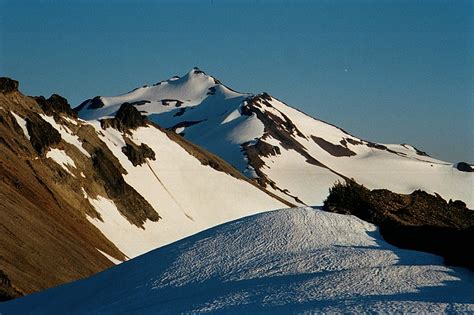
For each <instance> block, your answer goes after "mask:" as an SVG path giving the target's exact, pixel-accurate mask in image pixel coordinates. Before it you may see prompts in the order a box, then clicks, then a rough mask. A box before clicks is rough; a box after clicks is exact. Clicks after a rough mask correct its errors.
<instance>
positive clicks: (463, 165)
mask: <svg viewBox="0 0 474 315" xmlns="http://www.w3.org/2000/svg"><path fill="white" fill-rule="evenodd" d="M456 168H457V169H458V170H459V171H461V172H474V169H472V167H471V165H469V164H467V163H466V162H459V163H458V164H457V165H456Z"/></svg>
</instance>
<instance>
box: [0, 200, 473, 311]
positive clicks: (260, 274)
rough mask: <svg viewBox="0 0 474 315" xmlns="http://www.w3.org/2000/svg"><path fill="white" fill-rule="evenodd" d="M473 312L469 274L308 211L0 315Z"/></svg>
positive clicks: (157, 257)
mask: <svg viewBox="0 0 474 315" xmlns="http://www.w3.org/2000/svg"><path fill="white" fill-rule="evenodd" d="M210 311H212V312H223V313H228V312H233V313H242V312H272V313H274V312H285V313H297V312H383V313H391V312H410V313H413V312H416V313H418V312H430V313H432V312H434V313H439V312H474V274H473V273H472V272H469V271H467V270H465V269H462V268H449V267H445V266H443V265H442V259H441V258H440V257H437V256H433V255H430V254H425V253H421V252H415V251H408V250H401V249H397V248H394V247H393V246H391V245H388V244H387V243H385V242H384V241H383V240H382V238H381V236H380V235H379V233H378V232H377V230H376V228H375V226H373V225H372V224H369V223H366V222H364V221H361V220H359V219H357V218H355V217H353V216H344V215H338V214H333V213H326V212H322V211H319V210H314V209H312V208H294V209H285V210H277V211H272V212H266V213H262V214H257V215H253V216H250V217H246V218H243V219H239V220H237V221H233V222H230V223H226V224H223V225H220V226H218V227H215V228H212V229H209V230H206V231H204V232H201V233H199V234H196V235H194V236H191V237H188V238H186V239H184V240H181V241H178V242H176V243H173V244H170V245H168V246H165V247H162V248H159V249H157V250H154V251H152V252H150V253H147V254H145V255H143V256H140V257H137V258H135V259H133V260H130V261H127V262H125V263H122V264H120V265H119V266H116V267H114V268H111V269H109V270H106V271H104V272H102V273H100V274H97V275H95V276H93V277H91V278H88V279H85V280H82V281H78V282H75V283H71V284H67V285H63V286H60V287H57V288H54V289H51V290H47V291H44V292H40V293H37V294H33V295H30V296H27V297H24V298H19V299H17V300H14V301H11V302H7V303H2V304H0V313H2V314H18V313H30V314H38V313H69V314H70V313H127V314H128V313H150V312H153V313H182V312H185V313H193V312H210Z"/></svg>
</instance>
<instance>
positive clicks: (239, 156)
mask: <svg viewBox="0 0 474 315" xmlns="http://www.w3.org/2000/svg"><path fill="white" fill-rule="evenodd" d="M100 99H101V100H102V102H103V104H104V105H103V106H102V107H100V108H97V109H88V108H86V107H84V106H82V107H79V108H78V112H79V116H80V117H81V118H83V119H86V120H96V119H105V118H108V117H111V116H113V115H114V113H115V112H116V111H117V110H118V108H119V107H120V106H121V104H123V103H124V102H128V103H130V104H136V105H135V106H137V107H138V108H139V110H140V111H142V113H143V114H145V115H147V117H148V119H149V120H150V121H153V122H156V123H157V124H159V125H160V126H162V127H164V128H167V129H170V130H174V131H176V132H177V133H179V134H181V135H183V136H184V137H185V138H186V139H188V140H190V141H192V142H193V143H195V144H197V145H199V146H201V147H204V148H206V149H207V150H209V151H211V152H213V153H214V154H216V155H217V156H219V157H221V158H223V159H224V160H225V161H227V162H228V163H230V164H231V165H233V166H234V167H236V168H237V169H238V170H239V171H240V172H241V173H242V174H245V175H248V176H249V177H250V178H255V177H256V176H257V179H258V182H259V184H260V185H261V186H262V187H265V188H266V189H268V190H270V191H272V192H273V193H274V194H276V195H278V196H279V197H281V198H284V199H285V200H287V201H288V202H291V203H296V204H308V205H321V204H322V202H323V200H324V198H325V197H326V196H327V193H328V190H329V188H330V187H331V186H332V185H333V184H334V182H336V181H338V180H344V179H348V178H354V179H355V180H356V181H357V182H360V183H362V184H364V185H366V186H367V187H369V188H371V189H381V188H386V189H390V190H392V191H395V192H398V193H411V192H413V191H414V190H416V189H422V190H425V191H427V192H429V193H435V192H436V193H438V194H440V195H441V196H442V197H443V198H445V199H460V200H463V201H464V202H465V203H466V204H467V205H468V207H470V208H473V207H474V194H473V192H472V183H473V180H474V178H473V173H470V174H467V173H466V172H462V171H460V170H458V169H456V168H453V167H452V163H447V162H443V161H439V160H436V159H434V158H431V157H429V156H428V155H427V154H426V153H424V152H422V151H420V150H418V149H416V148H414V147H413V146H410V145H407V144H402V145H399V144H379V143H374V142H370V141H366V140H363V139H359V138H357V137H355V136H353V135H351V134H349V133H347V132H346V131H344V130H343V129H341V128H338V127H336V126H333V125H331V124H328V123H325V122H323V121H320V120H317V119H314V118H312V117H309V116H308V115H306V114H304V113H302V112H300V111H298V110H296V109H294V108H292V107H290V106H288V105H287V104H285V103H283V102H281V101H279V100H277V99H276V98H274V97H272V96H270V95H269V94H268V93H261V94H258V95H252V94H247V93H239V92H236V91H234V90H232V89H230V88H229V87H227V86H225V85H223V84H222V83H221V82H220V81H218V80H216V79H215V78H213V77H212V76H209V75H207V74H205V73H204V72H202V71H201V70H196V69H193V70H191V71H190V72H189V73H187V74H186V75H185V76H183V77H175V78H171V79H169V80H164V81H161V82H160V84H157V85H153V86H144V87H141V88H138V89H135V90H133V91H131V92H129V93H126V94H123V95H119V96H113V97H101V98H100ZM314 100H315V102H316V100H317V97H315V98H314ZM323 105H324V104H323ZM263 143H267V144H268V145H270V146H272V147H273V148H278V149H279V152H280V153H278V154H274V155H273V154H268V152H266V150H263V151H262V150H261V149H262V147H261V146H262V145H263ZM253 146H257V147H255V148H252V147H253ZM258 152H261V153H258ZM265 152H266V153H265ZM274 152H275V153H276V152H277V151H276V149H275V151H274ZM289 170H291V171H289Z"/></svg>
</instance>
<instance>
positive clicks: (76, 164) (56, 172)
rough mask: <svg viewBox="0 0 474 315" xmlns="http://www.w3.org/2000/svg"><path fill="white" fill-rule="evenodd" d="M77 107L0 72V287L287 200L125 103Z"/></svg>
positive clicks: (118, 256)
mask: <svg viewBox="0 0 474 315" xmlns="http://www.w3.org/2000/svg"><path fill="white" fill-rule="evenodd" d="M119 109H120V110H118V111H117V113H116V115H114V117H111V118H109V119H105V120H102V121H93V122H86V121H84V120H81V119H78V118H77V117H76V114H75V112H74V111H72V110H71V108H70V106H69V104H68V103H67V100H65V99H64V98H62V97H61V96H59V95H52V96H51V97H50V98H48V99H46V98H44V97H35V98H32V97H28V96H24V95H23V94H21V93H20V92H19V91H18V82H17V81H14V80H11V79H8V78H0V152H1V155H0V200H1V202H0V299H6V298H9V297H14V296H18V295H22V294H28V293H31V292H36V291H38V290H42V289H45V288H48V287H51V286H54V285H58V284H61V283H64V282H68V281H72V280H75V279H80V278H83V277H86V276H89V275H91V274H93V273H96V272H98V271H101V270H104V269H105V268H108V267H110V266H112V265H113V264H115V263H119V262H122V261H124V260H127V259H128V258H132V257H135V256H137V255H140V254H143V253H145V252H147V251H149V250H151V249H154V248H156V247H159V246H162V245H165V244H168V243H170V242H173V241H176V240H178V239H181V238H183V237H186V236H188V235H191V234H194V233H196V232H198V231H201V230H204V229H206V228H209V227H211V226H214V225H217V224H220V223H223V222H227V221H229V220H233V219H236V218H240V217H242V216H246V215H250V214H254V213H258V212H261V211H266V210H273V209H279V208H284V207H287V206H289V205H291V204H289V203H288V202H284V201H282V200H280V199H279V198H278V197H276V196H274V195H272V194H271V193H268V192H267V191H265V190H264V189H263V188H262V187H260V186H258V185H257V184H255V183H254V182H252V181H250V180H249V179H248V178H246V177H244V176H242V175H241V174H240V173H239V172H238V171H237V170H235V169H234V168H232V167H231V166H230V165H229V164H227V163H226V162H224V161H223V160H221V159H220V158H218V157H216V156H215V155H213V154H211V153H209V152H207V151H204V150H202V149H200V148H199V147H197V146H196V145H194V144H191V143H189V142H188V141H187V140H185V139H183V138H182V137H180V136H178V135H176V134H175V133H173V132H169V131H166V130H163V129H162V128H160V127H159V126H157V125H155V124H153V123H151V122H149V121H148V120H147V119H146V118H145V117H143V116H141V115H140V113H139V112H138V111H137V110H136V109H135V108H134V107H133V106H127V105H124V106H121V107H120V108H119Z"/></svg>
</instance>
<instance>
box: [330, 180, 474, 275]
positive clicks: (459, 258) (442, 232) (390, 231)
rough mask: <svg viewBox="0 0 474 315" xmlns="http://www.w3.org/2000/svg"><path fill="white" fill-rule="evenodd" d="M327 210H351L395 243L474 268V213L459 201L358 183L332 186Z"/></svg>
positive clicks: (421, 192) (388, 240) (345, 211)
mask: <svg viewBox="0 0 474 315" xmlns="http://www.w3.org/2000/svg"><path fill="white" fill-rule="evenodd" d="M323 209H324V210H326V211H329V212H335V213H342V214H352V215H355V216H357V217H359V218H360V219H362V220H365V221H368V222H371V223H374V224H376V225H377V226H379V227H380V233H381V234H382V236H383V237H384V238H385V240H386V241H387V242H389V243H391V244H393V245H395V246H398V247H401V248H407V249H413V250H420V251H426V252H430V253H433V254H436V255H440V256H443V257H444V258H445V262H446V264H449V265H456V266H463V267H467V268H469V269H471V270H474V252H473V251H472V250H471V249H470V245H471V244H470V243H471V242H470V240H474V211H472V210H469V209H467V208H466V204H465V203H464V202H462V201H460V200H456V201H452V200H450V201H449V202H447V201H446V200H444V199H443V198H441V197H440V196H439V195H431V194H428V193H426V192H424V191H420V190H417V191H414V192H413V193H411V194H410V195H403V194H396V193H393V192H391V191H388V190H384V189H381V190H369V189H367V188H365V187H364V186H362V185H359V184H357V183H356V182H354V181H347V182H346V183H344V184H342V183H338V184H336V185H335V186H334V187H333V188H331V190H330V194H329V196H328V198H327V199H326V200H325V202H324V206H323Z"/></svg>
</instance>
